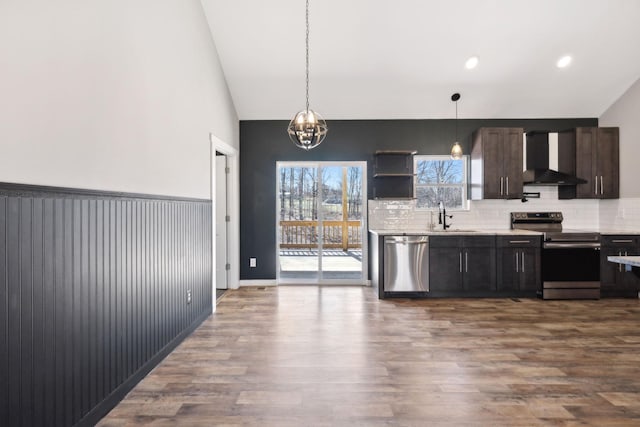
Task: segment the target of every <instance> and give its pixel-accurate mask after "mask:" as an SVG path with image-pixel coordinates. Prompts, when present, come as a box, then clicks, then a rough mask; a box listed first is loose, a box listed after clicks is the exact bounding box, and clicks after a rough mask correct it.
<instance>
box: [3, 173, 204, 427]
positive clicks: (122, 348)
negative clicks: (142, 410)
mask: <svg viewBox="0 0 640 427" xmlns="http://www.w3.org/2000/svg"><path fill="white" fill-rule="evenodd" d="M211 221H212V217H211V202H210V201H208V200H190V199H171V198H166V197H154V196H147V195H135V194H133V195H132V194H123V193H108V192H93V191H87V190H72V189H61V188H52V187H32V186H22V185H15V184H2V183H0V347H1V349H0V425H4V426H19V425H25V426H71V425H94V424H95V423H96V422H97V421H98V420H99V419H100V418H101V417H102V416H104V415H105V414H106V413H107V412H108V411H109V410H110V409H111V408H112V407H113V406H115V405H116V404H117V403H118V402H119V401H120V400H121V399H122V397H124V396H125V394H126V393H127V392H128V391H129V390H130V389H131V388H132V387H133V386H134V385H135V384H136V383H137V382H139V381H140V379H142V378H143V377H144V376H145V375H146V374H147V373H148V372H149V371H150V370H151V369H152V368H153V367H154V366H155V365H156V364H157V363H159V361H160V360H162V358H163V357H164V356H166V354H168V353H169V352H170V351H171V350H172V349H173V348H174V347H175V346H176V345H177V344H178V343H179V342H180V341H181V340H182V339H183V338H184V337H185V336H187V335H188V334H189V333H190V332H191V331H192V330H193V329H195V327H196V326H197V325H199V324H200V323H201V322H202V321H203V320H204V319H205V318H206V317H207V316H208V315H209V314H210V313H211V311H212V305H211V304H212V294H211V292H212V278H211V273H212V272H211V231H212V230H211ZM187 290H191V292H192V302H191V303H190V304H187V302H186V293H187Z"/></svg>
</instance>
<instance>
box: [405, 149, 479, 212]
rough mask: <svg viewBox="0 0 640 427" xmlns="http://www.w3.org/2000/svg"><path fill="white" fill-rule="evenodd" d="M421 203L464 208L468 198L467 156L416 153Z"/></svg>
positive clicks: (424, 205) (418, 194)
mask: <svg viewBox="0 0 640 427" xmlns="http://www.w3.org/2000/svg"><path fill="white" fill-rule="evenodd" d="M414 161H415V171H416V198H417V207H418V208H422V209H430V208H437V207H438V203H439V202H443V203H444V205H445V207H446V208H447V209H464V208H465V207H466V200H467V158H466V157H463V158H462V159H460V160H452V159H451V158H450V157H449V156H415V158H414Z"/></svg>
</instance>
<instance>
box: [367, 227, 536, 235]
mask: <svg viewBox="0 0 640 427" xmlns="http://www.w3.org/2000/svg"><path fill="white" fill-rule="evenodd" d="M369 232H370V233H373V234H376V235H378V236H402V235H426V236H450V235H454V236H455V235H464V234H472V235H474V236H493V235H498V236H523V235H528V236H542V233H540V232H538V231H528V230H511V229H507V230H504V229H502V230H473V229H455V228H453V229H449V230H447V231H443V230H437V229H436V230H410V229H406V230H369Z"/></svg>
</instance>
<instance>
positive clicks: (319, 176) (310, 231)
mask: <svg viewBox="0 0 640 427" xmlns="http://www.w3.org/2000/svg"><path fill="white" fill-rule="evenodd" d="M276 170H277V180H276V181H277V186H278V188H277V191H276V195H277V198H278V200H277V203H276V206H277V213H276V221H277V223H276V230H277V231H276V233H277V236H276V242H277V243H276V244H277V248H276V251H277V257H276V258H277V266H276V267H277V268H276V272H277V273H276V276H277V281H278V283H283V284H284V283H287V284H294V283H300V284H305V283H323V284H332V283H333V284H366V282H367V281H366V278H367V233H366V195H367V188H366V183H367V179H366V170H367V168H366V162H295V163H294V162H278V163H277V165H276Z"/></svg>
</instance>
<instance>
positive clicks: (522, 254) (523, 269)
mask: <svg viewBox="0 0 640 427" xmlns="http://www.w3.org/2000/svg"><path fill="white" fill-rule="evenodd" d="M520 271H522V272H523V273H524V251H522V269H521V270H520Z"/></svg>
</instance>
